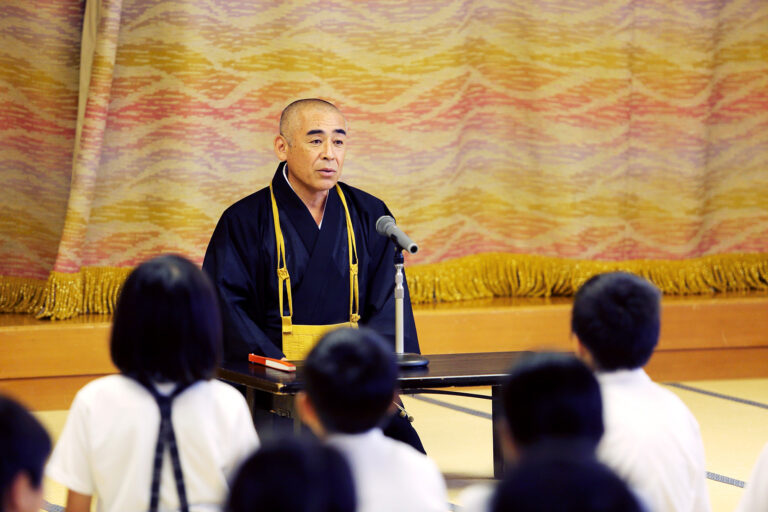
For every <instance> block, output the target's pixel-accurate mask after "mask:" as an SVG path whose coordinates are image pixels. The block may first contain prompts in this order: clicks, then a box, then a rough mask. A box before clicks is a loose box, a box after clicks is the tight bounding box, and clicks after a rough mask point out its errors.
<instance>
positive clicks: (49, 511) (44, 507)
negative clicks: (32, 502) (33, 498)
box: [43, 500, 66, 512]
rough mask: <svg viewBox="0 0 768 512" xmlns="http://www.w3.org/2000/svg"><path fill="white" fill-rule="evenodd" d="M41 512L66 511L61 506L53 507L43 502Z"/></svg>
mask: <svg viewBox="0 0 768 512" xmlns="http://www.w3.org/2000/svg"><path fill="white" fill-rule="evenodd" d="M43 510H47V511H48V512H65V510H66V509H65V508H64V507H62V506H61V505H54V504H53V503H48V502H47V501H45V500H43Z"/></svg>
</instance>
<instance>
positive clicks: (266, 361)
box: [248, 354, 296, 372]
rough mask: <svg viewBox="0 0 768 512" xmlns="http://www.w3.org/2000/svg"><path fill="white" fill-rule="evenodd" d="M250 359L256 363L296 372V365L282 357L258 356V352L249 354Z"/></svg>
mask: <svg viewBox="0 0 768 512" xmlns="http://www.w3.org/2000/svg"><path fill="white" fill-rule="evenodd" d="M248 361H250V362H252V363H256V364H260V365H263V366H266V367H267V368H274V369H275V370H281V371H284V372H295V371H296V365H295V364H293V363H290V362H288V361H283V360H282V359H273V358H271V357H264V356H257V355H256V354H248Z"/></svg>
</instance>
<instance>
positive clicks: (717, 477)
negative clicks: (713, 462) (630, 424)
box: [407, 382, 768, 489]
mask: <svg viewBox="0 0 768 512" xmlns="http://www.w3.org/2000/svg"><path fill="white" fill-rule="evenodd" d="M666 385H668V386H673V387H678V388H681V389H685V390H688V391H694V392H696V393H703V394H705V395H712V396H715V397H717V398H724V399H726V400H732V401H734V402H739V403H744V404H747V405H754V406H756V407H762V408H766V409H768V406H766V405H765V404H761V403H759V402H753V401H751V400H744V399H742V398H735V397H730V396H728V395H721V394H719V393H714V392H711V391H706V390H703V389H697V388H692V387H691V386H686V385H685V384H679V383H676V382H667V383H666ZM407 396H410V397H412V398H414V399H415V400H421V401H422V402H427V403H430V404H433V405H437V406H440V407H445V408H446V409H451V410H454V411H458V412H463V413H465V414H469V415H472V416H477V417H478V418H484V419H488V420H490V419H492V416H491V415H490V414H488V413H486V412H482V411H477V410H475V409H470V408H469V407H462V406H460V405H454V404H451V403H448V402H444V401H442V400H437V399H435V398H431V397H428V396H420V395H407ZM707 478H708V479H709V480H713V481H715V482H719V483H721V484H727V485H732V486H734V487H739V488H742V489H743V488H744V485H746V482H744V481H743V480H737V479H736V478H731V477H729V476H725V475H721V474H719V473H713V472H712V471H707Z"/></svg>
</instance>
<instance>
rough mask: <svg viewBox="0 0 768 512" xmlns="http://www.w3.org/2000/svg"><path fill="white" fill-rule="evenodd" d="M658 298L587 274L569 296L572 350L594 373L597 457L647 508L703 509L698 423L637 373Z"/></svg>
mask: <svg viewBox="0 0 768 512" xmlns="http://www.w3.org/2000/svg"><path fill="white" fill-rule="evenodd" d="M660 299H661V293H660V292H659V290H658V289H657V288H656V287H655V286H653V285H652V284H651V283H650V282H648V281H646V280H645V279H643V278H641V277H638V276H636V275H633V274H628V273H624V272H613V273H608V274H601V275H597V276H594V277H592V278H591V279H589V280H588V281H587V282H586V283H584V285H583V286H582V287H581V288H580V289H579V291H578V292H577V293H576V296H575V297H574V304H573V312H572V317H571V328H572V330H573V333H574V334H575V335H576V338H577V339H578V352H579V354H580V355H581V356H582V357H583V358H584V360H585V361H586V362H587V363H588V364H589V365H590V366H592V368H593V369H595V370H596V372H597V379H598V381H599V382H600V388H601V391H602V396H603V418H604V422H605V435H604V436H603V440H602V441H601V443H600V445H599V447H598V458H599V459H600V460H601V461H602V462H604V463H605V464H607V465H608V466H609V467H611V468H612V469H613V470H614V471H616V473H617V474H618V475H619V476H621V477H622V478H624V479H625V480H626V481H627V482H628V483H629V484H630V486H631V487H632V488H633V489H634V490H635V491H636V492H637V493H638V494H639V495H640V497H641V498H642V499H643V501H644V502H645V503H646V504H647V505H648V508H649V509H650V510H654V511H657V510H658V511H685V512H698V511H708V510H710V505H709V496H708V494H707V486H706V470H705V466H704V445H703V443H702V440H701V434H700V432H699V425H698V423H697V422H696V419H695V418H694V417H693V415H692V414H691V412H690V411H689V410H688V408H687V407H686V406H685V404H683V402H682V401H681V400H680V399H679V398H678V397H677V396H676V395H675V394H674V393H672V392H671V391H669V390H667V389H664V388H662V387H661V386H659V385H657V384H655V383H653V382H652V381H651V379H650V378H649V377H648V375H647V374H646V373H645V371H644V370H643V366H644V365H645V364H646V363H647V362H648V360H649V359H650V357H651V354H653V350H654V348H655V347H656V344H657V342H658V339H659V330H660V319H659V311H660Z"/></svg>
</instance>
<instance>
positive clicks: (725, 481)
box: [707, 471, 746, 489]
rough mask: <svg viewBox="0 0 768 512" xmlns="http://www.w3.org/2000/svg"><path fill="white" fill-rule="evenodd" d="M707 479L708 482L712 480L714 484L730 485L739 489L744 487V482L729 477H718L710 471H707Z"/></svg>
mask: <svg viewBox="0 0 768 512" xmlns="http://www.w3.org/2000/svg"><path fill="white" fill-rule="evenodd" d="M707 478H708V479H710V480H714V481H715V482H720V483H721V484H728V485H732V486H734V487H741V488H742V489H743V488H744V485H745V484H746V482H744V481H742V480H736V479H735V478H731V477H729V476H723V475H719V474H717V473H713V472H711V471H707Z"/></svg>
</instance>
